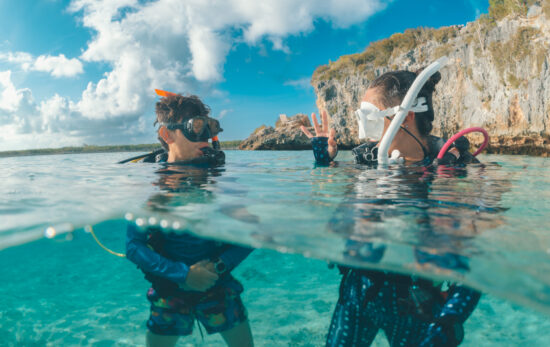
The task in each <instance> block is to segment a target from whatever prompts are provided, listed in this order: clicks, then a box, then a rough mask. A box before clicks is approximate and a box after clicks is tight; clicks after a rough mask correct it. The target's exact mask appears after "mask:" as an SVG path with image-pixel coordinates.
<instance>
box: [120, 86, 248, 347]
mask: <svg viewBox="0 0 550 347" xmlns="http://www.w3.org/2000/svg"><path fill="white" fill-rule="evenodd" d="M161 92H162V91H161ZM157 93H158V94H159V95H161V96H163V97H162V98H161V99H160V101H159V102H157V104H156V114H157V120H156V122H155V124H157V123H158V124H159V125H160V127H159V129H158V135H159V141H160V143H161V144H162V146H163V149H162V150H159V151H155V152H153V153H150V154H147V155H144V156H140V157H135V158H130V160H127V161H137V160H141V161H142V162H152V163H162V164H163V168H162V169H161V170H159V171H158V172H157V173H158V174H159V175H160V176H161V179H160V181H159V183H158V186H159V189H160V190H161V192H160V193H159V194H156V195H155V196H153V198H151V199H150V201H149V202H148V206H149V207H150V208H152V209H153V210H154V211H164V210H166V209H167V208H169V205H170V204H171V205H175V206H179V207H181V206H183V205H185V204H188V203H191V202H195V203H196V201H195V200H194V199H196V198H197V197H199V198H201V197H202V198H203V199H208V196H209V193H210V192H209V191H208V190H206V189H204V188H203V187H204V186H205V184H206V182H207V181H208V178H209V177H211V176H212V175H214V176H215V175H216V174H218V175H219V171H216V170H217V169H216V167H218V166H220V165H223V164H224V163H225V155H224V153H223V152H222V151H221V150H220V149H219V143H218V141H217V134H218V133H219V132H221V131H222V129H221V128H220V124H219V122H218V121H217V120H215V119H212V118H210V117H209V113H210V109H209V108H208V106H206V105H205V104H203V102H202V101H201V100H200V99H199V98H198V97H197V96H194V95H192V96H182V95H179V94H173V93H167V92H162V94H161V93H159V91H157ZM211 138H212V140H213V141H212V142H213V147H214V148H211V147H210V145H209V143H208V140H209V139H211ZM176 231H177V230H172V229H171V228H169V227H167V228H164V229H163V228H160V227H158V226H149V227H146V228H141V227H139V226H138V225H137V224H136V223H130V224H129V225H128V229H127V237H126V257H127V258H128V260H130V261H131V262H133V263H134V264H136V265H137V266H138V268H139V269H140V270H142V271H143V272H144V273H145V278H146V279H147V280H148V281H149V282H151V288H150V289H149V290H148V292H147V299H148V300H149V302H150V316H149V319H148V321H147V329H148V332H147V335H146V345H147V346H175V345H176V343H177V341H178V339H179V337H181V336H188V335H190V334H191V333H192V330H193V325H194V322H195V321H197V322H200V323H201V324H202V326H203V327H204V328H205V329H206V331H207V333H208V334H214V333H220V335H221V336H222V337H223V339H224V340H225V342H226V343H227V345H228V346H230V347H232V346H234V347H237V346H239V347H240V346H253V339H252V333H251V329H250V324H249V321H248V316H247V312H246V308H245V306H244V304H243V302H242V300H241V297H240V295H241V293H242V291H243V287H242V285H241V284H240V283H239V281H237V280H236V279H235V278H234V277H233V276H232V274H231V271H232V270H233V269H234V268H235V267H237V266H238V265H239V264H240V263H241V262H242V261H243V260H244V259H245V258H246V257H247V256H248V255H249V254H250V253H251V252H252V249H250V248H247V247H241V246H237V245H232V244H228V243H224V242H218V241H215V240H208V239H203V238H199V237H197V236H195V235H194V234H191V232H190V231H188V230H184V231H183V232H181V231H177V232H176ZM199 327H200V325H199Z"/></svg>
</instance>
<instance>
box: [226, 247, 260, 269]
mask: <svg viewBox="0 0 550 347" xmlns="http://www.w3.org/2000/svg"><path fill="white" fill-rule="evenodd" d="M252 250H253V249H252V248H247V247H241V246H231V247H230V248H229V249H228V250H226V251H225V252H223V253H222V254H221V255H220V259H221V261H223V263H224V264H225V266H227V271H232V270H233V269H234V268H236V267H237V266H238V265H239V264H240V263H241V262H242V261H243V260H245V258H246V257H248V255H249V254H250V253H252Z"/></svg>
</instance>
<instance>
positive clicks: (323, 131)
mask: <svg viewBox="0 0 550 347" xmlns="http://www.w3.org/2000/svg"><path fill="white" fill-rule="evenodd" d="M311 120H312V121H313V128H314V129H315V136H313V134H311V132H310V131H309V130H307V128H306V127H305V126H303V125H302V126H301V127H300V129H302V132H303V133H304V134H305V135H306V136H307V137H308V138H310V139H311V138H313V137H327V138H328V154H329V155H330V157H331V158H334V157H336V154H337V153H338V144H337V143H336V140H335V136H336V131H335V130H334V129H332V128H329V125H328V113H327V111H325V110H322V111H321V126H319V122H318V121H317V116H316V115H315V113H312V114H311Z"/></svg>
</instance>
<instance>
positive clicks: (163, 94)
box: [155, 89, 178, 97]
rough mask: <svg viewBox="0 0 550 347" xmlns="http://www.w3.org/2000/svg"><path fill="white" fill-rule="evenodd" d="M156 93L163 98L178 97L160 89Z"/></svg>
mask: <svg viewBox="0 0 550 347" xmlns="http://www.w3.org/2000/svg"><path fill="white" fill-rule="evenodd" d="M155 93H157V95H158V96H163V97H167V96H176V95H178V94H176V93H172V92H167V91H166V90H160V89H155Z"/></svg>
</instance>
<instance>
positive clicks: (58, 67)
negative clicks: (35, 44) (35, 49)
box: [0, 52, 84, 77]
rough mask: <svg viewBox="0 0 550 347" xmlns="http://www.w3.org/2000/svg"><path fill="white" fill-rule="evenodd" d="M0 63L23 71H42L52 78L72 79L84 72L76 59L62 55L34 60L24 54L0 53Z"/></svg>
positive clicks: (29, 55) (42, 56)
mask: <svg viewBox="0 0 550 347" xmlns="http://www.w3.org/2000/svg"><path fill="white" fill-rule="evenodd" d="M0 61H6V62H8V63H12V64H15V65H19V66H21V68H22V69H23V70H24V71H42V72H47V73H49V74H51V75H52V76H53V77H74V76H77V75H79V74H81V73H83V72H84V69H83V66H82V63H81V62H80V60H78V59H76V58H72V59H67V57H65V55H64V54H60V55H58V56H51V55H41V56H39V57H37V58H34V57H33V56H32V55H31V54H29V53H25V52H8V53H1V52H0Z"/></svg>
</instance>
